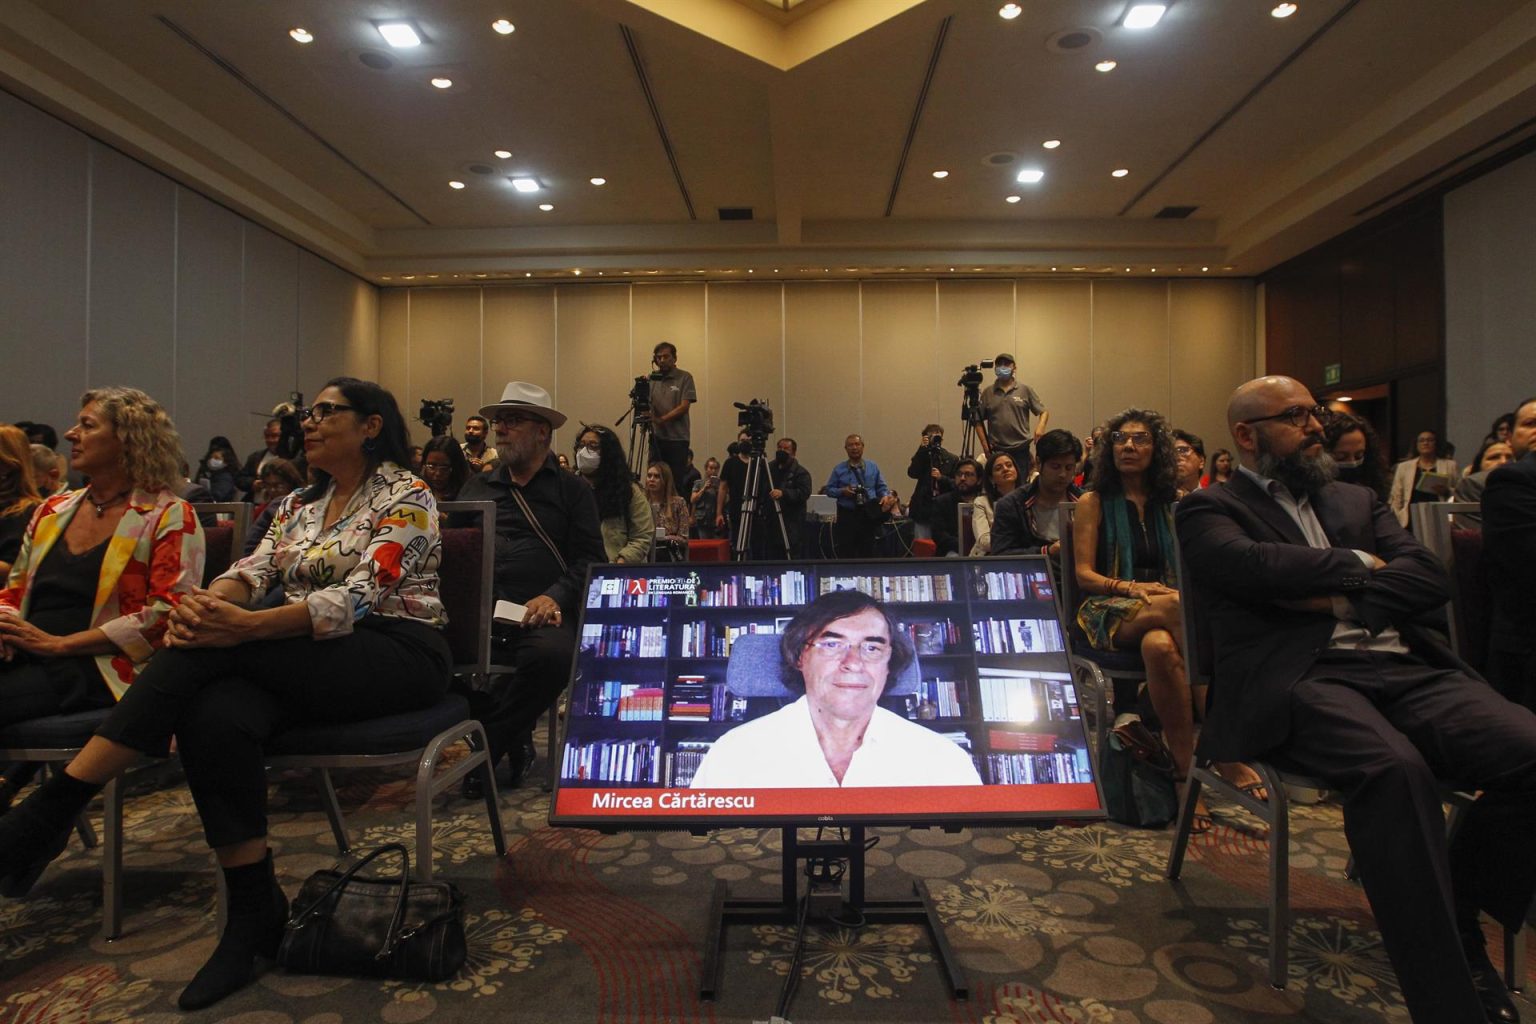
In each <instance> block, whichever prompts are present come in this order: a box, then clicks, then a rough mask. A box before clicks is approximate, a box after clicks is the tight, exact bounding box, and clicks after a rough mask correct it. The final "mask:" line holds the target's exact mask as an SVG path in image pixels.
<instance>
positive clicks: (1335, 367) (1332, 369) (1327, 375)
mask: <svg viewBox="0 0 1536 1024" xmlns="http://www.w3.org/2000/svg"><path fill="white" fill-rule="evenodd" d="M1343 371H1344V364H1343V363H1329V364H1328V365H1327V366H1325V367H1323V383H1324V384H1337V383H1338V382H1339V381H1340V379H1342V378H1343V376H1344V372H1343Z"/></svg>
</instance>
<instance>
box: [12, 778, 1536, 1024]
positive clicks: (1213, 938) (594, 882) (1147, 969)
mask: <svg viewBox="0 0 1536 1024" xmlns="http://www.w3.org/2000/svg"><path fill="white" fill-rule="evenodd" d="M540 768H542V763H541V765H540ZM338 781H339V782H340V783H341V784H342V786H343V787H344V788H343V789H342V802H343V806H344V807H346V808H347V809H348V812H349V822H350V824H351V826H352V828H353V835H354V837H355V838H357V839H358V840H359V841H360V845H361V846H363V847H371V846H373V845H376V844H378V843H380V842H384V841H388V840H393V839H405V840H406V841H407V842H409V840H410V838H411V837H412V832H413V830H412V827H411V825H410V823H409V818H410V815H409V810H410V802H411V785H410V781H409V780H408V779H407V778H406V777H405V776H404V774H386V773H382V772H380V773H373V772H370V773H353V774H351V775H350V776H342V777H341V778H340V779H339V780H338ZM502 803H503V810H504V815H505V820H506V825H507V828H508V830H509V842H510V843H511V850H510V852H509V854H508V856H507V857H506V859H505V860H502V861H498V860H497V859H496V858H495V856H494V851H493V847H492V844H491V839H490V834H489V831H488V830H487V828H486V826H485V820H484V815H483V813H480V814H477V813H476V810H475V808H476V807H477V806H481V805H476V804H470V803H466V802H463V801H460V800H458V799H457V798H454V799H453V800H451V801H450V803H449V805H448V806H447V807H446V808H445V809H444V810H443V811H442V812H441V813H440V816H439V822H440V824H439V834H438V835H437V837H436V851H437V852H436V856H437V862H436V863H437V868H438V870H439V871H440V872H441V874H442V876H443V877H445V878H448V879H450V880H452V881H454V882H456V883H457V884H458V885H460V886H461V887H462V888H463V889H464V890H465V891H466V892H467V893H468V895H469V900H470V903H469V916H468V931H469V941H470V960H469V963H468V964H467V965H466V967H465V969H464V971H463V972H462V973H461V974H460V975H459V976H458V977H457V978H455V979H453V980H452V981H449V982H446V983H443V984H436V985H433V984H402V983H391V982H377V981H361V980H349V979H341V978H322V977H302V976H295V975H287V974H284V973H282V972H280V971H277V970H271V971H268V972H267V973H266V974H265V975H264V976H263V977H262V978H261V980H260V981H259V982H258V983H257V984H255V985H253V986H252V987H251V988H249V989H247V990H246V991H245V992H242V993H240V994H239V995H237V996H235V997H233V998H231V999H229V1000H227V1001H226V1002H224V1003H222V1004H220V1005H219V1006H217V1007H214V1008H213V1009H211V1010H207V1011H204V1012H203V1013H202V1014H200V1015H196V1016H197V1017H198V1019H206V1020H220V1021H233V1022H240V1024H287V1022H302V1024H341V1022H347V1024H351V1022H356V1021H379V1022H382V1024H410V1022H415V1021H425V1020H428V1019H431V1020H433V1021H438V1022H446V1021H491V1020H495V1021H498V1022H500V1021H508V1022H542V1021H594V1022H597V1021H600V1022H644V1021H720V1022H737V1021H740V1022H743V1024H746V1022H751V1021H766V1020H767V1019H768V1018H769V1016H770V1014H771V1013H772V1010H773V1007H774V1005H775V1003H776V1002H777V999H778V994H779V989H780V986H781V985H782V983H783V980H784V978H785V976H786V974H787V973H788V971H789V966H790V961H791V956H792V953H793V947H794V930H793V928H792V927H790V926H781V925H756V926H753V925H746V924H741V925H732V926H731V927H730V928H728V929H727V931H726V935H725V948H724V953H723V956H722V965H723V971H722V979H721V990H720V993H719V998H718V1000H717V1001H716V1002H714V1003H708V1002H701V1001H700V1000H699V998H698V991H697V990H698V984H699V973H700V944H701V942H702V939H703V936H704V933H705V928H706V917H707V909H708V899H709V893H710V889H711V887H712V885H713V883H714V881H715V879H726V880H727V881H729V882H730V883H731V885H732V892H733V895H745V896H759V897H772V896H774V895H776V890H777V885H778V867H779V860H778V852H779V844H780V834H779V833H778V832H777V831H771V830H768V831H757V830H745V829H736V830H730V831H725V832H720V833H716V834H714V835H711V836H709V837H707V838H696V837H693V836H690V835H687V834H684V833H625V834H619V835H612V836H604V835H599V834H597V833H593V832H584V831H574V830H558V831H557V830H554V829H550V828H549V827H547V824H546V815H547V811H548V803H549V798H548V796H547V795H545V794H544V793H542V792H540V791H539V789H538V788H537V786H525V787H524V788H522V789H519V790H516V791H513V792H510V793H505V794H503V800H502ZM1215 809H1216V811H1217V814H1218V816H1219V820H1220V824H1219V825H1218V827H1217V828H1216V829H1215V830H1213V831H1212V832H1210V833H1209V834H1207V835H1205V836H1201V837H1197V838H1196V841H1195V845H1194V846H1193V848H1192V850H1191V857H1190V861H1189V863H1188V866H1187V867H1186V869H1185V874H1184V881H1183V882H1182V883H1181V884H1180V885H1179V886H1173V885H1170V884H1169V883H1168V882H1166V881H1164V880H1163V878H1162V870H1163V864H1164V859H1165V857H1166V853H1167V848H1168V842H1169V834H1168V833H1163V832H1146V831H1137V830H1132V829H1126V828H1121V827H1119V826H1109V825H1106V826H1092V827H1084V828H1071V829H1067V828H1061V829H1054V830H1046V831H1037V830H1034V829H1022V830H1021V829H989V830H973V831H965V832H961V833H958V834H945V833H942V832H938V831H905V830H899V829H879V830H871V834H872V835H876V836H878V838H879V844H878V845H877V846H876V847H875V848H874V849H873V850H871V851H870V853H869V855H868V888H869V894H870V896H871V897H876V898H878V897H881V896H889V897H900V896H906V895H907V894H908V893H910V890H911V885H912V882H913V881H914V880H915V879H928V880H930V884H931V886H932V888H933V891H934V893H935V896H936V897H937V901H938V908H939V912H940V914H941V916H942V918H943V920H944V921H945V923H946V928H947V935H948V938H949V941H950V942H951V944H952V945H953V947H954V950H955V952H956V954H957V956H958V958H959V960H960V964H961V967H962V970H963V971H964V973H965V975H966V977H967V979H968V981H969V983H970V986H971V991H972V997H971V999H970V1000H969V1001H967V1002H955V1001H952V1000H951V999H950V998H949V997H948V994H947V992H946V990H945V988H944V984H943V981H942V978H941V974H940V971H939V968H938V965H937V964H936V963H935V961H934V957H933V953H932V949H931V948H930V945H929V942H928V939H927V936H926V935H925V934H924V932H923V930H922V929H921V928H919V927H916V926H911V925H882V926H869V927H865V928H863V929H859V930H852V929H849V928H844V927H837V926H828V927H825V928H813V929H812V930H811V931H810V932H809V935H808V938H807V942H806V948H805V953H804V967H803V972H802V978H801V981H800V984H799V988H798V991H797V993H796V995H795V999H794V1002H793V1004H792V1005H791V1008H790V1012H789V1014H788V1018H789V1019H790V1020H793V1021H812V1020H815V1021H882V1022H883V1021H934V1022H953V1024H962V1022H976V1024H1034V1022H1092V1024H1206V1022H1213V1021H1220V1022H1259V1021H1265V1022H1270V1021H1297V1022H1301V1021H1318V1022H1322V1021H1327V1022H1329V1024H1352V1022H1365V1021H1381V1020H1389V1021H1406V1019H1407V1017H1406V1014H1404V1013H1403V1010H1402V1002H1401V998H1400V996H1399V994H1398V991H1397V986H1396V982H1395V980H1394V977H1393V974H1392V971H1391V969H1390V968H1389V967H1388V965H1387V963H1386V960H1385V958H1384V956H1383V953H1382V950H1381V946H1380V941H1379V938H1378V936H1377V934H1376V932H1375V929H1374V926H1373V923H1372V920H1371V917H1370V914H1369V912H1368V911H1367V910H1366V908H1365V904H1364V900H1363V897H1362V895H1361V893H1360V890H1359V888H1358V887H1357V886H1355V885H1353V884H1351V883H1349V882H1347V881H1345V880H1344V878H1343V868H1344V863H1345V859H1346V857H1347V855H1348V852H1347V850H1346V847H1345V842H1344V837H1343V833H1342V831H1341V828H1340V820H1339V813H1338V810H1337V808H1336V807H1332V806H1328V805H1326V804H1325V805H1319V806H1316V807H1297V808H1295V810H1294V812H1293V815H1292V835H1293V848H1292V855H1291V863H1292V866H1293V868H1294V871H1293V876H1292V886H1293V888H1292V907H1293V908H1294V912H1295V924H1294V928H1293V930H1292V945H1291V948H1292V955H1291V968H1290V971H1291V984H1290V987H1289V989H1288V990H1287V991H1285V992H1277V991H1275V990H1273V989H1271V988H1270V987H1269V985H1268V984H1267V981H1266V977H1265V970H1266V963H1267V950H1268V947H1267V942H1266V938H1265V914H1264V902H1263V893H1264V891H1265V885H1266V880H1265V873H1264V856H1263V845H1262V843H1261V842H1259V841H1257V838H1256V836H1255V835H1253V834H1252V833H1251V832H1250V831H1249V828H1250V823H1248V822H1247V821H1245V819H1243V818H1242V817H1240V816H1239V814H1238V812H1237V811H1236V810H1235V809H1234V810H1229V811H1228V813H1227V814H1226V815H1223V814H1222V811H1223V808H1222V805H1221V804H1219V803H1217V804H1216V805H1215ZM482 810H483V808H482ZM272 811H273V815H272V823H273V839H274V845H275V846H276V847H277V849H278V863H279V869H280V872H281V874H282V879H283V882H284V884H285V886H286V887H287V888H288V890H289V892H290V893H292V892H293V891H294V890H296V889H297V887H298V884H299V882H300V881H301V880H302V879H303V878H304V877H305V876H306V875H308V874H309V873H310V872H311V871H314V870H315V869H317V868H320V867H325V866H328V865H329V864H331V863H332V862H333V859H334V858H333V855H332V854H333V852H334V848H333V847H331V845H330V837H329V830H328V827H327V825H326V822H325V819H324V817H323V815H322V814H321V813H320V811H319V809H318V805H317V803H316V801H315V798H314V795H313V793H312V791H311V789H310V788H309V786H308V783H307V780H306V779H304V778H302V777H298V776H294V777H290V778H283V779H277V780H275V782H274V786H273V790H272ZM127 833H128V835H127V840H126V854H125V861H126V886H127V897H126V902H127V913H128V921H127V927H126V930H125V934H124V935H123V937H122V938H121V939H119V940H117V941H115V942H111V943H108V942H104V941H103V940H101V939H100V937H99V936H98V934H97V933H98V931H99V929H100V897H101V891H100V876H99V859H98V858H99V853H98V852H96V851H85V850H83V849H82V848H81V847H80V845H79V843H78V842H75V843H72V844H71V847H70V851H69V852H68V854H67V855H66V856H65V858H63V859H62V860H60V861H59V863H58V864H56V865H55V866H54V867H53V868H52V869H51V870H50V871H49V873H48V874H47V875H45V876H44V878H43V879H42V880H41V881H40V882H39V884H38V886H37V887H36V888H35V889H34V890H33V894H32V896H31V897H29V898H28V899H25V900H10V901H0V1024H12V1022H15V1024H21V1022H27V1024H53V1022H58V1024H65V1022H81V1024H84V1022H93V1024H94V1022H102V1021H114V1022H115V1021H121V1022H129V1021H144V1022H158V1021H173V1020H181V1019H185V1017H186V1016H187V1015H183V1014H180V1013H178V1011H177V1010H176V1009H175V997H176V994H177V992H179V991H180V989H181V987H182V986H183V985H184V984H185V982H186V981H187V979H188V978H190V976H191V974H192V972H193V971H194V970H195V969H196V968H197V966H198V965H199V964H200V963H201V962H202V960H203V959H204V958H205V957H206V955H207V954H208V952H209V950H210V949H211V947H212V944H213V941H214V887H213V876H212V873H211V870H210V866H209V865H210V862H209V858H208V852H207V849H206V847H205V846H204V845H203V842H202V837H201V833H200V832H199V830H198V827H197V819H196V816H195V814H194V813H193V810H192V805H191V801H190V799H189V798H188V796H187V792H186V790H185V788H183V787H181V786H179V785H177V784H175V782H174V781H173V782H172V784H171V785H169V786H165V787H161V788H156V787H153V786H151V785H148V784H146V783H143V782H141V783H140V784H138V785H137V786H136V787H135V791H134V792H133V793H132V795H131V796H130V797H129V800H128V804H127ZM1491 948H1492V949H1493V950H1494V956H1495V960H1496V961H1497V943H1493V944H1491ZM1521 1007H1522V1011H1523V1012H1524V1013H1525V1014H1527V1015H1528V1017H1536V1008H1533V1007H1532V1006H1531V1005H1530V1004H1529V1003H1526V1002H1524V1001H1523V1000H1522V1001H1521Z"/></svg>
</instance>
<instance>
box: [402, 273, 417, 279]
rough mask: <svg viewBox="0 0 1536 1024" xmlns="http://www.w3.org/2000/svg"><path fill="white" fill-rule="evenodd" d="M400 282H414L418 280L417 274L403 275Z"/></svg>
mask: <svg viewBox="0 0 1536 1024" xmlns="http://www.w3.org/2000/svg"><path fill="white" fill-rule="evenodd" d="M400 280H402V281H414V280H416V275H415V274H401V275H400Z"/></svg>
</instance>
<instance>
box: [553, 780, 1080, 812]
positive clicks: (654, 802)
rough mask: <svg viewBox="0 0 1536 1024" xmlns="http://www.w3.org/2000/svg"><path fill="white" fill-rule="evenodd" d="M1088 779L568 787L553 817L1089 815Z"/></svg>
mask: <svg viewBox="0 0 1536 1024" xmlns="http://www.w3.org/2000/svg"><path fill="white" fill-rule="evenodd" d="M1099 809H1100V808H1099V796H1098V793H1097V791H1096V790H1095V789H1094V787H1093V785H1092V784H1091V783H1081V782H1076V783H1040V784H1035V785H1029V786H893V787H889V788H883V787H868V788H859V789H710V790H698V789H638V788H636V789H631V788H627V787H626V788H618V787H615V788H611V789H566V788H562V789H561V790H560V793H559V797H558V799H557V801H556V803H555V814H557V815H559V816H562V817H564V816H570V817H575V818H589V817H590V818H605V817H606V818H626V817H636V818H639V817H677V818H707V817H720V818H730V817H741V816H748V815H751V816H760V815H767V816H773V817H785V818H806V817H815V816H818V815H826V816H836V817H848V816H853V815H893V816H906V815H919V814H942V815H964V814H986V815H1006V814H1039V813H1041V812H1044V811H1055V812H1060V813H1064V814H1070V813H1074V812H1076V813H1080V814H1093V813H1095V812H1097V811H1099Z"/></svg>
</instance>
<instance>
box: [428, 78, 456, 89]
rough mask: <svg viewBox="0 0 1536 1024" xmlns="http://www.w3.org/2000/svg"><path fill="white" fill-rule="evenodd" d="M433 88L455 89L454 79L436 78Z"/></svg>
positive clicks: (433, 81)
mask: <svg viewBox="0 0 1536 1024" xmlns="http://www.w3.org/2000/svg"><path fill="white" fill-rule="evenodd" d="M432 88H434V89H452V88H453V79H451V78H434V79H432Z"/></svg>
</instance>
